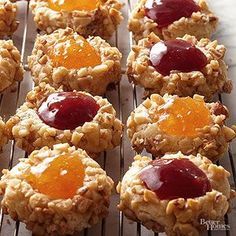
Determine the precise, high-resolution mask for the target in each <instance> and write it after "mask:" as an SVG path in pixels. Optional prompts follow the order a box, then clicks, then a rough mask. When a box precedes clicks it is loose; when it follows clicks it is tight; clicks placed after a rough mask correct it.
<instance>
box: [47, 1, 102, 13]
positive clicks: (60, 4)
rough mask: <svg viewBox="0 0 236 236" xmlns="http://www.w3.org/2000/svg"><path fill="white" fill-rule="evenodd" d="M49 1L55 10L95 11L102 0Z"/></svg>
mask: <svg viewBox="0 0 236 236" xmlns="http://www.w3.org/2000/svg"><path fill="white" fill-rule="evenodd" d="M48 3H49V8H51V9H52V10H54V11H61V10H64V11H75V10H78V11H82V10H84V11H93V10H96V9H97V7H98V5H99V3H100V0H82V1H81V0H48Z"/></svg>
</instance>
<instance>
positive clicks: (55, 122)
mask: <svg viewBox="0 0 236 236" xmlns="http://www.w3.org/2000/svg"><path fill="white" fill-rule="evenodd" d="M99 108H100V107H99V105H98V104H97V102H96V101H95V100H94V99H93V98H92V97H90V96H88V95H85V94H83V93H78V92H60V93H53V94H51V95H49V96H48V98H47V99H46V100H45V101H44V102H43V103H42V104H41V106H40V107H39V109H38V115H39V117H40V119H41V120H42V121H43V122H44V123H46V124H47V125H49V126H51V127H54V128H56V129H60V130H65V129H69V130H73V129H75V128H77V127H79V126H81V125H83V124H84V123H85V122H89V121H92V120H93V118H94V116H95V115H96V114H97V112H98V110H99Z"/></svg>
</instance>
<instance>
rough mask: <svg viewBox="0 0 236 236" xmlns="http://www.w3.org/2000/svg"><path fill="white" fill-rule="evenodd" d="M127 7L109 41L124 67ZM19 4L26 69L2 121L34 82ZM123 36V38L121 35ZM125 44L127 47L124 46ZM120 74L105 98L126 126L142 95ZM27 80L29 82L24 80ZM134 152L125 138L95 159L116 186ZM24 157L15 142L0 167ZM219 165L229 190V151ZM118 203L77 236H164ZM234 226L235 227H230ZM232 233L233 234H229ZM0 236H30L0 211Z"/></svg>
mask: <svg viewBox="0 0 236 236" xmlns="http://www.w3.org/2000/svg"><path fill="white" fill-rule="evenodd" d="M123 2H124V4H126V7H125V9H124V15H125V19H126V21H124V23H122V24H123V26H122V32H120V30H119V29H118V30H117V32H116V34H115V36H114V37H113V38H112V40H111V43H112V44H113V45H115V46H116V47H118V48H119V49H120V50H121V51H122V52H123V55H125V56H124V59H123V67H124V68H125V64H126V63H125V61H126V55H127V54H128V52H129V50H130V47H131V46H132V35H130V34H129V33H128V31H127V29H126V24H127V18H128V15H129V14H130V11H131V9H132V7H133V4H134V2H135V1H133V0H123ZM17 4H18V5H22V7H21V11H20V15H21V22H20V29H19V30H18V31H19V35H20V36H18V37H16V38H13V40H14V42H15V43H17V44H18V45H17V46H18V48H19V49H20V50H21V60H22V62H23V65H24V68H25V70H26V74H25V78H24V80H23V82H21V83H19V84H18V85H17V87H16V89H15V91H13V92H11V91H7V92H6V93H4V94H3V95H1V96H0V113H1V114H4V115H5V119H8V118H9V117H10V116H11V115H13V114H14V113H15V110H16V108H17V107H19V106H20V105H21V104H22V103H23V101H24V97H25V95H26V93H27V90H29V89H30V87H32V86H33V83H32V82H30V81H32V80H30V75H29V71H28V65H27V60H26V59H27V56H28V55H29V54H30V50H31V48H32V45H33V42H34V36H35V35H36V28H33V29H32V25H33V24H34V23H32V16H31V14H30V11H29V0H17ZM123 34H126V36H125V39H124V38H123V36H124V35H123ZM120 35H122V37H121V36H120ZM124 43H126V46H125V47H124V45H123V44H124ZM122 71H123V80H122V81H121V83H120V84H118V85H117V88H116V90H115V91H111V92H110V91H109V92H108V93H107V94H106V96H107V98H108V100H110V101H111V102H112V103H113V105H114V107H115V108H116V111H117V113H118V117H119V118H120V119H121V120H122V121H123V123H126V120H127V117H128V115H129V113H130V111H131V110H133V109H134V108H135V107H137V105H138V104H139V103H140V101H141V99H142V93H141V92H140V91H139V89H138V88H136V86H134V85H130V84H129V83H128V81H127V78H126V75H125V74H124V71H125V69H123V70H122ZM27 80H28V81H27ZM219 100H221V101H222V100H223V99H222V98H221V96H219ZM134 154H135V153H134V152H133V151H132V149H131V147H130V144H129V141H128V139H127V137H126V136H125V135H124V137H123V140H122V142H121V145H120V147H118V148H116V150H114V151H109V152H105V153H104V154H103V155H102V157H101V158H99V159H98V162H99V163H100V164H101V166H102V167H103V168H104V169H105V170H106V171H107V172H108V175H110V176H111V177H112V178H113V179H114V180H115V183H117V182H118V181H119V180H120V179H121V178H122V176H123V175H124V173H125V171H126V170H127V169H128V166H129V165H130V164H131V162H132V159H133V156H134ZM24 156H25V157H27V156H26V153H24V152H23V151H21V150H19V149H18V148H17V147H16V146H15V142H14V141H12V142H11V143H9V144H8V145H7V147H6V149H5V150H4V153H3V154H2V156H1V159H2V160H4V161H3V163H1V166H0V167H1V169H2V168H10V169H11V168H12V166H13V165H15V164H16V163H17V160H18V158H19V157H24ZM220 164H222V165H223V166H225V167H226V168H227V169H228V170H229V171H230V173H231V175H232V178H231V184H232V187H234V188H235V187H236V172H235V161H234V158H233V154H232V150H231V149H230V148H229V151H228V155H226V156H225V157H224V158H223V159H222V161H220ZM117 203H118V196H117V195H115V194H114V195H113V197H112V200H111V208H110V211H111V213H110V215H109V216H108V218H106V219H104V220H103V221H102V222H101V223H99V224H98V225H97V226H95V227H93V228H91V229H86V230H84V231H83V232H81V233H79V234H76V235H81V236H82V235H83V236H95V235H96V236H99V235H101V236H111V235H114V236H115V235H117V236H136V235H137V236H157V235H159V236H163V235H165V234H162V233H161V234H154V233H152V232H150V231H148V230H146V229H145V228H144V227H143V226H141V224H139V223H133V224H129V222H128V220H127V219H126V218H125V217H124V216H123V214H122V213H120V212H118V211H117V210H116V205H117ZM235 217H236V213H235V211H234V212H233V214H229V215H226V217H225V223H226V224H232V225H233V221H234V218H235ZM233 226H234V227H236V225H235V224H234V225H233ZM232 232H234V233H232ZM0 235H2V236H6V235H7V236H10V235H14V236H29V235H31V233H30V232H29V231H28V230H26V229H25V226H24V224H22V223H19V222H18V221H17V222H14V221H13V220H11V219H10V217H9V216H7V215H4V214H3V212H2V211H1V212H0ZM204 235H209V236H210V235H212V236H219V235H226V236H229V235H231V236H235V235H236V228H235V229H234V231H221V232H210V231H209V232H208V233H205V234H204Z"/></svg>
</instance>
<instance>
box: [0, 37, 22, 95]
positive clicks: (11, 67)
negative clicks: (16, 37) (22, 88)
mask: <svg viewBox="0 0 236 236" xmlns="http://www.w3.org/2000/svg"><path fill="white" fill-rule="evenodd" d="M0 48H1V50H0V72H1V73H0V92H2V91H3V90H5V89H6V88H8V87H10V86H11V85H13V84H14V83H15V82H19V81H21V80H22V79H23V73H24V69H23V66H22V64H21V59H20V52H19V51H18V49H17V48H16V47H15V46H14V45H13V42H12V40H0Z"/></svg>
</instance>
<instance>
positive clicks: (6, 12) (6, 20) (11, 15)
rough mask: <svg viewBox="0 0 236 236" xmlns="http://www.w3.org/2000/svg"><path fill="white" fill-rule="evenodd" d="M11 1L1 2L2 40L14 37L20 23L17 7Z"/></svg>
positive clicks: (0, 36)
mask: <svg viewBox="0 0 236 236" xmlns="http://www.w3.org/2000/svg"><path fill="white" fill-rule="evenodd" d="M13 2H14V1H10V0H1V1H0V38H2V37H4V36H12V34H13V33H14V32H15V31H16V29H17V27H18V25H19V22H18V21H17V20H16V11H17V5H16V3H13Z"/></svg>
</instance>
